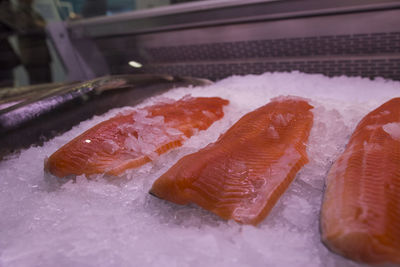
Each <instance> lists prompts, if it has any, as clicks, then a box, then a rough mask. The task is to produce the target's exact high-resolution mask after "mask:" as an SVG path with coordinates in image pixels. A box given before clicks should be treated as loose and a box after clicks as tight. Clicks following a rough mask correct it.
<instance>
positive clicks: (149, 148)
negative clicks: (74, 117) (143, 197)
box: [45, 96, 229, 177]
mask: <svg viewBox="0 0 400 267" xmlns="http://www.w3.org/2000/svg"><path fill="white" fill-rule="evenodd" d="M228 103H229V101H227V100H225V99H222V98H219V97H211V98H206V97H189V96H186V97H184V98H182V99H181V100H179V101H174V100H169V99H168V100H164V102H161V103H158V104H155V105H152V106H149V107H145V108H143V109H138V110H135V111H130V112H125V113H122V114H119V115H117V116H115V117H113V118H111V119H109V120H107V121H104V122H101V123H99V124H97V125H96V126H94V127H93V128H91V129H89V130H87V131H86V132H84V133H83V134H81V135H79V136H78V137H76V138H75V139H73V140H72V141H70V142H69V143H67V144H66V145H64V146H63V147H61V148H60V149H59V150H57V151H56V152H55V153H54V154H53V155H51V156H50V157H49V159H48V160H47V161H46V162H45V170H47V171H48V172H50V173H51V174H53V175H55V176H58V177H65V176H69V175H81V174H85V175H91V174H98V173H106V174H110V175H120V174H121V173H123V172H124V171H125V170H126V169H131V168H136V167H139V166H141V165H143V164H145V163H147V162H150V161H152V159H154V158H155V157H157V156H158V155H161V154H163V153H165V152H167V151H169V150H171V149H173V148H176V147H179V146H181V145H182V142H183V141H184V140H185V139H187V138H189V137H191V136H192V135H194V134H195V133H196V132H197V131H198V130H205V129H207V128H208V127H209V126H210V125H211V124H213V123H214V122H215V121H217V120H219V119H221V118H222V117H223V116H224V112H223V106H224V105H227V104H228Z"/></svg>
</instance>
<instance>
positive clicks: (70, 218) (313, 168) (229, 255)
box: [0, 72, 400, 267]
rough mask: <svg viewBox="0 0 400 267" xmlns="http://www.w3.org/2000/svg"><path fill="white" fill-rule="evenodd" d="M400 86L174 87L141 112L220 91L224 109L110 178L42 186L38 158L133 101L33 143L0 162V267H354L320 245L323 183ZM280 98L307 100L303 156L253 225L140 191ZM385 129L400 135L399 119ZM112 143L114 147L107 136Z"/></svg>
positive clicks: (259, 81)
mask: <svg viewBox="0 0 400 267" xmlns="http://www.w3.org/2000/svg"><path fill="white" fill-rule="evenodd" d="M361 90H362V94H360V91H361ZM249 92H251V93H249ZM399 92H400V83H399V82H393V81H386V80H383V79H376V80H374V81H371V80H369V79H362V78H348V77H336V78H328V77H325V76H323V75H307V74H302V73H298V72H294V73H265V74H263V75H258V76H256V75H248V76H244V77H240V76H234V77H230V78H227V79H224V80H222V81H220V82H217V83H215V84H214V85H211V86H207V87H194V88H189V89H188V88H176V89H173V90H170V91H168V92H167V93H165V94H163V95H161V96H158V97H153V98H149V99H147V100H146V101H144V102H143V103H141V104H140V105H139V106H138V108H142V107H144V106H146V105H150V104H153V103H154V102H156V101H171V100H169V99H171V98H172V99H176V100H177V99H179V98H181V97H182V96H184V95H187V94H191V95H192V96H220V97H223V98H226V99H228V100H230V102H231V104H230V105H229V106H227V107H226V108H224V111H225V114H226V116H225V117H224V118H223V119H222V120H219V121H217V122H215V123H214V124H213V125H212V126H211V127H210V128H209V129H208V130H207V131H200V132H199V133H198V134H197V135H196V136H193V137H192V138H190V139H188V140H187V141H186V142H185V144H184V146H182V147H181V148H179V149H176V150H174V151H171V152H169V153H167V154H164V155H163V156H161V157H158V158H157V159H156V160H155V161H154V162H151V163H149V164H146V165H144V166H142V167H141V168H139V169H136V170H130V171H127V172H126V173H125V174H124V176H123V177H121V178H119V179H115V180H110V179H109V178H108V177H102V176H98V177H92V178H93V179H92V180H89V181H88V180H87V179H86V178H84V177H77V178H76V180H75V181H72V180H71V181H68V182H67V183H64V184H63V185H58V186H50V183H48V182H46V180H45V179H44V177H46V176H45V175H44V173H43V161H44V159H45V158H46V157H47V156H49V155H51V154H52V153H53V152H54V151H55V150H57V149H58V148H59V147H61V146H62V145H63V144H65V143H66V142H68V141H69V140H71V139H72V138H74V137H75V136H77V135H78V134H80V133H82V132H83V131H85V130H87V129H88V128H90V127H92V126H94V125H95V124H97V123H99V122H101V121H103V120H105V119H108V118H110V117H112V116H114V115H116V114H117V113H119V112H121V110H122V111H123V112H125V114H128V113H129V112H131V111H132V108H124V109H116V110H111V111H110V112H108V113H107V114H105V115H103V116H95V117H94V118H92V119H91V120H88V121H85V122H82V123H80V124H79V125H77V126H76V127H74V128H73V129H72V130H71V131H69V132H67V133H64V134H63V135H60V136H57V137H55V138H54V139H53V140H51V141H49V142H47V143H46V144H44V146H42V147H31V148H29V149H27V150H25V151H22V152H21V153H20V154H15V155H12V156H10V157H9V158H8V159H6V160H3V161H1V162H0V214H1V216H0V266H4V267H6V266H44V267H46V266H229V267H234V266H307V267H308V266H328V267H329V266H332V267H333V266H347V267H348V266H359V265H358V264H356V263H353V262H351V261H348V260H345V259H343V258H342V257H340V256H337V255H334V254H332V253H331V252H329V251H328V250H327V249H326V248H325V247H324V246H323V245H322V244H321V242H320V235H319V222H318V219H319V208H320V205H321V197H322V192H323V187H324V179H325V176H326V173H327V171H328V170H329V168H330V166H331V164H332V163H333V162H334V160H335V159H336V157H337V156H338V155H339V154H340V153H341V152H342V151H343V149H344V147H345V145H346V143H347V141H348V139H349V137H350V135H351V133H352V131H353V129H354V128H355V126H356V124H357V123H358V122H359V120H360V119H361V118H362V117H363V116H364V115H365V114H367V113H368V112H369V111H371V110H372V109H374V108H376V107H378V106H379V105H381V104H382V103H383V102H385V101H387V100H389V99H390V98H392V97H395V96H398V95H399ZM280 95H285V96H286V95H296V96H300V97H306V98H309V99H310V100H311V103H310V104H311V105H313V106H314V109H312V112H313V113H314V126H313V128H312V130H311V133H310V142H309V144H308V145H307V152H308V155H309V160H310V162H309V163H308V164H307V165H306V166H304V168H303V169H302V170H301V171H300V172H299V174H298V175H297V177H296V179H295V181H294V182H293V183H292V184H291V186H290V187H289V188H288V190H287V192H286V193H285V194H284V195H283V197H282V198H281V199H280V200H279V201H278V203H277V204H276V206H275V208H274V209H273V210H272V211H271V213H270V215H269V216H268V217H267V219H265V220H264V221H263V222H262V223H261V224H260V225H259V226H258V227H253V226H244V225H239V224H237V223H235V222H232V221H228V222H227V221H223V220H221V219H220V218H218V217H217V216H215V215H213V214H211V213H209V212H207V211H204V210H202V209H200V208H198V207H196V206H193V205H189V206H177V205H173V204H170V203H166V202H164V201H161V200H159V199H156V198H154V197H152V196H150V195H149V194H148V193H147V192H148V190H149V188H150V187H151V185H152V182H153V181H154V180H155V179H156V178H158V177H159V176H160V175H161V174H162V173H163V172H165V171H166V170H167V169H168V168H169V167H170V166H172V165H173V164H174V163H175V162H176V161H177V160H178V159H179V158H181V157H182V156H183V155H186V154H188V153H192V152H194V151H196V150H198V149H199V148H201V147H204V146H206V145H207V144H208V143H210V142H214V141H215V140H216V139H217V138H218V137H219V135H220V134H221V133H223V132H224V131H225V130H226V129H228V128H229V127H230V126H231V125H232V124H233V123H235V122H236V120H238V119H239V118H240V117H241V116H242V115H244V114H245V113H247V112H249V111H251V110H254V109H255V108H257V107H260V106H262V105H264V104H266V103H267V102H269V101H270V99H271V98H274V97H277V96H280ZM156 120H159V122H158V123H161V122H162V121H161V118H157V119H156ZM140 127H147V126H146V125H145V124H144V125H141V126H140ZM384 129H385V131H387V132H388V133H389V134H391V135H392V136H394V137H397V136H398V135H397V134H398V125H397V126H396V125H386V126H385V128H384ZM149 131H150V133H151V134H152V135H157V134H158V133H157V130H156V129H153V130H151V129H149ZM168 134H170V135H171V136H174V135H179V134H180V133H178V132H177V131H176V130H175V131H169V132H168ZM145 138H146V136H143V137H142V139H144V140H145ZM130 145H132V147H133V146H135V145H137V144H133V143H132V144H130ZM109 149H110V151H113V150H114V149H117V148H116V147H115V144H112V143H110V144H109ZM142 149H143V150H144V151H149V150H151V149H149V148H146V147H143V148H142ZM51 178H52V177H49V179H50V181H51ZM126 178H131V179H126ZM53 179H54V177H53Z"/></svg>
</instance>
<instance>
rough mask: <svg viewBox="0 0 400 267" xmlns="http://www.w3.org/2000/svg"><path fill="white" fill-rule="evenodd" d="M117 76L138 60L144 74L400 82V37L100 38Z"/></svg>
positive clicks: (388, 35) (380, 35) (392, 34)
mask: <svg viewBox="0 0 400 267" xmlns="http://www.w3.org/2000/svg"><path fill="white" fill-rule="evenodd" d="M96 42H97V44H98V46H99V48H100V50H101V51H102V52H103V53H104V56H105V58H106V60H107V62H108V64H109V65H110V69H111V71H112V73H113V74H120V73H131V72H133V71H134V70H133V69H132V68H130V67H129V66H128V65H127V62H128V61H129V59H131V58H134V59H136V60H138V61H140V62H142V63H144V65H145V68H144V69H143V70H142V71H144V72H152V73H168V74H173V75H188V76H197V77H204V78H209V79H213V80H217V79H221V78H224V77H227V76H230V75H233V74H258V73H263V72H267V71H268V72H273V71H294V70H298V71H301V72H306V73H322V74H325V75H328V76H338V75H348V76H363V77H371V78H372V77H384V78H388V79H394V80H400V32H385V33H371V34H353V35H334V36H317V37H307V38H286V39H282V38H280V39H260V40H252V41H238V42H218V43H208V44H194V45H176V46H174V45H163V46H158V47H142V48H137V47H135V41H134V39H133V37H130V36H123V37H112V38H107V39H98V40H97V41H96Z"/></svg>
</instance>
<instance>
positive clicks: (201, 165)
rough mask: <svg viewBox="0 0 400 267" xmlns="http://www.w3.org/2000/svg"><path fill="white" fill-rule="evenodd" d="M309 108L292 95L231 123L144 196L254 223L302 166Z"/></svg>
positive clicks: (162, 177)
mask: <svg viewBox="0 0 400 267" xmlns="http://www.w3.org/2000/svg"><path fill="white" fill-rule="evenodd" d="M312 108H313V107H312V106H311V105H309V104H308V103H307V101H306V100H304V99H301V98H297V97H279V98H275V99H273V100H272V102H270V103H269V104H267V105H265V106H262V107H260V108H258V109H256V110H254V111H252V112H250V113H248V114H246V115H245V116H243V117H242V118H241V119H240V120H239V121H237V122H236V123H235V124H234V125H233V126H232V127H231V128H230V129H229V130H228V131H227V132H226V133H225V134H223V135H221V137H220V138H219V139H218V140H217V141H216V142H215V143H212V144H209V145H208V146H206V147H205V148H203V149H201V150H200V151H198V152H196V153H193V154H190V155H187V156H185V157H183V158H182V159H180V160H179V161H178V162H177V163H176V164H175V165H174V166H172V167H171V168H170V169H169V170H168V171H167V172H166V173H165V174H163V175H162V176H161V177H160V178H159V179H157V180H156V181H155V182H154V184H153V186H152V188H151V190H150V194H152V195H155V196H157V197H159V198H162V199H165V200H168V201H171V202H173V203H176V204H181V205H184V204H188V203H195V204H197V205H199V206H200V207H202V208H204V209H206V210H209V211H211V212H213V213H215V214H217V215H219V216H220V217H222V218H223V219H227V220H228V219H234V220H235V221H238V222H240V223H244V224H254V225H256V224H258V223H260V222H261V221H262V220H263V219H264V218H265V217H266V216H267V215H268V213H269V211H270V210H271V209H272V207H273V206H274V205H275V203H276V202H277V201H278V199H279V198H280V196H281V195H282V194H283V193H284V192H285V190H286V189H287V187H288V186H289V184H290V183H291V182H292V181H293V179H294V178H295V176H296V173H297V172H298V171H299V170H300V169H301V167H302V166H303V165H304V164H306V163H307V162H308V158H307V154H306V143H307V140H308V136H309V133H310V129H311V127H312V124H313V114H312V112H311V111H310V109H312Z"/></svg>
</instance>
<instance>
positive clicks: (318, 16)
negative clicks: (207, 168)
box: [0, 0, 400, 88]
mask: <svg viewBox="0 0 400 267" xmlns="http://www.w3.org/2000/svg"><path fill="white" fill-rule="evenodd" d="M398 25H400V1H398V0H363V1H359V0H336V1H328V0H203V1H199V0H198V1H193V0H0V88H1V87H10V86H24V85H30V84H43V83H49V82H51V83H54V82H57V83H58V82H71V81H84V80H88V79H93V78H96V77H100V76H104V75H108V74H132V73H133V74H134V73H157V74H171V75H181V76H182V75H183V76H196V77H203V78H208V79H211V80H218V79H222V78H224V77H227V76H230V75H244V74H259V73H263V72H267V71H269V72H273V71H295V70H297V71H301V72H305V73H322V74H324V75H328V76H340V75H346V76H361V77H369V78H375V77H383V78H387V79H394V80H400V30H399V27H398Z"/></svg>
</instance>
